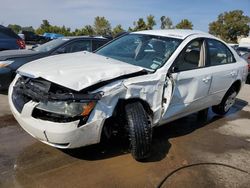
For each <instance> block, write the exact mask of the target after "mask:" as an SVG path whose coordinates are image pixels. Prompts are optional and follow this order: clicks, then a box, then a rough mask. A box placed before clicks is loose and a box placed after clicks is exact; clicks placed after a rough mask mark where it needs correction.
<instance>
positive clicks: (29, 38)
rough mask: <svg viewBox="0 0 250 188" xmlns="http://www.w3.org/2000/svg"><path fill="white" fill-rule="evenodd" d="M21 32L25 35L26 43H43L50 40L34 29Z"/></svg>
mask: <svg viewBox="0 0 250 188" xmlns="http://www.w3.org/2000/svg"><path fill="white" fill-rule="evenodd" d="M20 34H23V35H24V39H25V43H26V44H43V43H45V42H48V41H50V39H49V38H46V37H44V36H40V35H37V34H35V33H34V32H32V31H21V32H20Z"/></svg>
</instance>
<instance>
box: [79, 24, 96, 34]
mask: <svg viewBox="0 0 250 188" xmlns="http://www.w3.org/2000/svg"><path fill="white" fill-rule="evenodd" d="M82 33H83V35H95V30H94V28H93V27H92V26H91V25H85V26H84V28H83V29H82Z"/></svg>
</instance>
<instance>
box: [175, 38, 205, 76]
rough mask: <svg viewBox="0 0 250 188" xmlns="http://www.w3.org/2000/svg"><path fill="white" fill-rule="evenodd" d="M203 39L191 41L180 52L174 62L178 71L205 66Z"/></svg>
mask: <svg viewBox="0 0 250 188" xmlns="http://www.w3.org/2000/svg"><path fill="white" fill-rule="evenodd" d="M202 46H203V40H202V39H195V40H193V41H191V42H190V43H189V44H188V45H187V46H186V47H185V48H184V50H183V51H182V52H181V53H180V55H179V56H178V58H177V59H176V61H175V63H174V67H175V69H176V71H177V72H179V71H186V70H192V69H196V68H199V67H203V66H204V61H203V60H204V59H205V58H204V54H205V53H204V50H203V48H202Z"/></svg>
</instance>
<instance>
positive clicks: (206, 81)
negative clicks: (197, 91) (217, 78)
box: [202, 76, 211, 83]
mask: <svg viewBox="0 0 250 188" xmlns="http://www.w3.org/2000/svg"><path fill="white" fill-rule="evenodd" d="M210 80H211V76H207V77H205V78H203V79H202V81H203V82H205V83H208V82H209V81H210Z"/></svg>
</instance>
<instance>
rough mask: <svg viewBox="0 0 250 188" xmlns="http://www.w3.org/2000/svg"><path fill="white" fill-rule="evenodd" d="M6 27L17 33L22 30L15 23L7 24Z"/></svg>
mask: <svg viewBox="0 0 250 188" xmlns="http://www.w3.org/2000/svg"><path fill="white" fill-rule="evenodd" d="M8 28H10V29H12V31H14V32H15V33H19V31H21V30H22V27H21V26H20V25H16V24H9V25H8Z"/></svg>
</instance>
